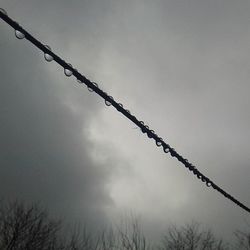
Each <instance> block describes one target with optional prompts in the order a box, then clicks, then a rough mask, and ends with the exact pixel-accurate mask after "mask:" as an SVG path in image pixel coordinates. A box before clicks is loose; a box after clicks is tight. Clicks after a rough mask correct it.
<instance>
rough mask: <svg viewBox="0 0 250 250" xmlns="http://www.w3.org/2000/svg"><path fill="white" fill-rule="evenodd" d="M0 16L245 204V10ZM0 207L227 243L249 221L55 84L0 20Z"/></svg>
mask: <svg viewBox="0 0 250 250" xmlns="http://www.w3.org/2000/svg"><path fill="white" fill-rule="evenodd" d="M0 3H1V5H0V7H1V8H3V9H5V10H6V11H7V12H8V14H9V16H10V17H11V18H13V19H14V20H16V21H17V22H19V23H20V25H21V26H23V27H24V28H25V29H27V30H28V31H29V32H31V34H32V35H34V37H36V38H38V39H39V40H41V41H42V42H44V43H45V44H48V45H49V46H50V47H51V48H52V50H53V51H55V53H58V54H59V55H60V56H61V57H62V58H64V59H65V60H66V61H68V62H70V63H72V64H73V66H74V67H76V68H77V69H78V70H79V71H80V72H81V73H83V74H84V75H86V76H87V77H88V78H90V79H91V80H93V81H96V82H98V84H99V85H100V88H102V89H103V90H105V91H106V92H107V93H108V94H110V95H112V96H113V97H114V98H115V100H117V101H118V102H121V103H123V104H124V106H125V107H126V108H128V109H129V110H130V111H131V112H132V113H133V114H135V115H136V116H137V117H138V119H140V120H144V121H145V122H146V123H147V124H149V126H150V128H152V129H154V130H155V131H156V133H157V134H158V135H159V136H161V137H162V138H164V140H165V141H167V142H168V143H169V144H170V145H171V146H173V147H174V148H176V150H177V151H178V152H179V153H180V154H181V155H183V156H184V157H185V158H187V159H188V160H189V161H190V162H192V163H193V164H194V165H196V166H197V168H198V169H199V170H200V171H201V172H202V173H204V174H205V175H206V176H208V177H209V178H211V180H213V181H214V182H215V183H216V184H218V185H219V186H221V187H222V188H223V189H225V190H226V191H227V192H229V193H230V194H232V195H233V196H235V197H236V198H237V199H238V200H240V201H241V202H243V203H244V204H246V205H247V206H249V205H250V196H249V187H250V179H249V176H250V168H249V163H248V162H249V157H250V156H249V153H248V151H249V139H250V132H249V125H250V116H249V91H250V86H249V76H250V70H249V69H250V60H249V55H250V53H249V52H250V51H249V49H250V48H249V42H250V32H249V31H250V30H249V29H250V25H249V22H250V19H249V13H250V3H249V1H248V0H240V1H237V2H235V1H233V0H230V1H229V0H220V1H215V0H212V1H205V0H204V1H198V0H188V1H184V0H178V1H174V0H168V1H163V0H159V1H154V2H152V1H146V0H144V1H143V0H137V1H132V0H129V1H121V0H118V1H115V0H103V1H100V0H99V1H98V0H93V1H87V0H85V1H80V0H76V1H72V2H69V1H59V0H54V1H48V0H46V1H38V0H35V1H30V0H22V1H17V0H13V1H8V0H1V1H0ZM0 30H1V38H0V48H1V60H0V64H1V84H0V88H1V89H0V113H1V124H0V138H1V142H0V147H1V154H0V155H1V157H0V197H2V198H5V199H15V198H19V199H23V200H25V201H39V202H41V203H42V204H44V205H45V206H47V207H48V208H49V210H50V211H52V213H53V214H60V215H61V216H65V217H69V218H72V219H77V220H79V219H82V220H83V221H87V223H88V224H90V225H93V228H96V227H98V225H104V224H105V223H108V222H110V221H111V220H114V219H116V218H119V217H120V216H122V215H124V213H127V212H131V211H132V212H133V213H135V214H138V215H139V217H140V218H141V219H142V221H143V222H144V224H145V230H146V231H148V232H149V234H154V233H155V234H156V233H157V232H162V230H164V229H165V227H166V226H167V225H169V224H170V223H176V224H185V223H188V222H190V221H192V220H195V221H198V222H200V223H202V224H204V225H207V226H208V227H211V228H212V229H213V230H214V231H215V232H216V233H217V234H218V235H220V236H224V237H226V238H230V237H231V236H232V233H233V232H234V231H235V230H236V229H239V228H241V227H242V226H243V225H244V223H245V221H246V220H249V215H248V214H247V213H246V212H244V211H243V210H242V209H240V208H239V207H237V206H236V205H234V204H233V203H232V202H231V201H229V200H227V199H225V198H224V197H223V196H222V195H221V194H219V193H218V192H216V191H215V190H213V189H211V188H208V187H206V185H204V184H203V183H201V182H200V181H199V180H197V178H195V177H194V176H193V175H192V174H191V173H190V172H189V171H187V170H186V169H184V168H183V167H182V165H181V164H180V163H179V162H178V161H176V160H175V159H173V158H171V157H170V156H169V155H166V154H164V153H163V152H162V150H159V148H157V147H156V146H155V144H154V142H153V141H150V140H148V139H147V137H145V136H144V135H143V134H142V133H141V132H140V131H139V129H136V128H135V126H134V125H133V124H132V123H131V122H129V121H127V120H126V119H124V117H122V116H121V115H120V114H119V113H118V112H116V110H115V109H113V108H112V107H107V106H105V105H104V101H103V100H101V98H99V97H98V96H97V95H96V94H94V93H91V92H89V91H88V90H87V88H85V87H84V86H82V85H80V84H78V83H77V82H76V80H75V79H74V77H66V76H65V75H64V74H63V70H62V69H61V68H60V67H59V66H58V65H57V64H56V63H54V62H51V63H47V62H46V61H45V60H44V58H43V54H42V53H41V52H40V51H39V50H37V49H36V48H34V46H33V45H32V44H30V43H29V42H28V41H25V39H23V40H18V39H16V38H15V36H14V31H13V29H12V28H10V27H9V26H8V25H7V24H6V23H4V22H3V21H2V22H1V24H0Z"/></svg>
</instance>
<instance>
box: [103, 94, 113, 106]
mask: <svg viewBox="0 0 250 250" xmlns="http://www.w3.org/2000/svg"><path fill="white" fill-rule="evenodd" d="M109 98H110V99H112V100H114V98H113V97H112V96H109ZM105 104H106V105H107V106H111V105H112V103H111V102H110V101H108V100H105Z"/></svg>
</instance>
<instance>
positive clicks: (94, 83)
mask: <svg viewBox="0 0 250 250" xmlns="http://www.w3.org/2000/svg"><path fill="white" fill-rule="evenodd" d="M92 84H93V85H95V86H96V87H97V88H98V84H97V83H96V82H92ZM88 90H89V91H90V92H93V91H94V90H93V89H92V88H91V87H88Z"/></svg>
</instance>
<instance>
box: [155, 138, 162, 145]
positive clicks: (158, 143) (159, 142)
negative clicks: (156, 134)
mask: <svg viewBox="0 0 250 250" xmlns="http://www.w3.org/2000/svg"><path fill="white" fill-rule="evenodd" d="M155 143H156V146H158V147H160V146H161V145H162V138H159V139H158V140H157V141H156V142H155Z"/></svg>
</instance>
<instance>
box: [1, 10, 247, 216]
mask: <svg viewBox="0 0 250 250" xmlns="http://www.w3.org/2000/svg"><path fill="white" fill-rule="evenodd" d="M0 17H1V18H2V19H3V20H4V21H5V22H6V23H7V24H9V25H10V26H11V27H12V28H14V29H15V31H18V32H19V35H20V33H21V35H20V37H21V38H26V39H27V40H29V41H30V42H31V43H32V44H33V45H35V46H36V47H37V48H39V49H40V50H42V51H43V52H44V53H45V54H46V55H48V56H50V57H52V58H53V60H54V61H56V62H57V63H58V64H59V65H61V66H62V67H63V68H64V70H68V71H69V72H72V75H74V76H75V77H76V78H77V80H78V81H80V82H82V83H85V84H86V85H87V87H88V88H89V89H91V90H93V91H94V92H95V93H97V94H98V95H99V96H101V97H102V98H103V99H104V100H105V103H106V104H107V105H108V106H110V105H112V106H113V107H115V108H116V109H117V111H118V112H120V113H122V114H123V115H124V116H125V117H127V118H128V119H129V120H130V121H132V122H133V123H134V124H136V125H137V126H138V127H139V128H140V129H141V131H142V133H144V134H146V135H147V136H148V137H149V138H152V139H154V140H155V142H156V145H157V146H158V147H162V148H163V151H164V152H165V153H170V155H171V156H172V157H175V158H176V159H177V160H178V161H180V162H181V163H182V164H183V165H184V166H185V167H186V168H187V169H188V170H190V171H191V172H193V174H194V175H195V176H196V177H197V178H198V179H200V180H201V181H202V182H204V183H206V185H207V186H208V187H212V188H214V189H215V190H217V191H218V192H219V193H221V194H222V195H223V196H225V197H226V198H228V199H229V200H231V201H232V202H234V203H235V204H236V205H238V206H239V207H241V208H242V209H244V210H245V211H247V212H249V213H250V208H248V207H247V206H245V205H244V204H243V203H241V202H240V201H238V200H237V199H236V198H234V197H233V196H231V195H230V194H229V193H227V192H226V191H224V190H223V189H222V188H220V187H219V186H218V185H216V184H215V183H214V182H213V181H211V180H210V179H209V178H208V177H206V176H205V175H204V174H202V173H201V172H200V171H199V170H198V169H197V168H196V167H195V166H194V165H193V164H192V163H190V162H189V161H188V160H187V159H185V158H184V157H183V156H181V155H180V154H179V153H177V152H176V151H175V149H174V148H172V147H171V146H169V145H168V144H167V143H166V142H165V141H163V139H162V138H160V137H159V136H158V135H157V134H155V132H154V131H153V130H150V129H149V127H148V126H147V125H145V124H144V122H143V121H139V120H138V119H137V118H136V117H135V116H134V115H132V114H131V113H130V112H129V111H128V110H126V109H124V108H123V105H122V104H120V103H118V102H116V101H115V100H114V98H113V97H112V96H109V95H108V94H107V93H105V92H104V91H102V90H101V89H100V88H99V87H98V85H97V84H96V83H95V82H92V81H90V80H89V79H87V78H86V77H85V76H84V75H82V74H81V73H79V72H78V71H77V70H76V69H74V68H73V67H72V66H71V65H70V64H69V63H66V62H65V61H64V60H63V59H61V57H59V56H58V55H57V54H55V53H53V52H52V51H51V49H50V47H48V46H47V45H44V44H42V43H41V42H40V41H39V40H37V39H36V38H34V37H33V36H32V35H31V34H30V33H28V32H27V31H26V30H25V29H23V28H22V27H21V26H20V25H19V24H18V23H17V22H15V21H14V20H12V19H11V18H10V17H9V16H8V15H7V13H6V12H5V11H4V10H3V9H0ZM22 34H23V35H24V37H23V36H22ZM20 37H19V39H21V38H20ZM48 61H51V60H48ZM65 74H66V72H65ZM66 75H68V76H69V75H71V73H69V74H66Z"/></svg>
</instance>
